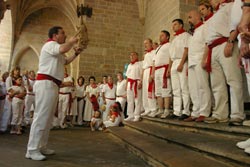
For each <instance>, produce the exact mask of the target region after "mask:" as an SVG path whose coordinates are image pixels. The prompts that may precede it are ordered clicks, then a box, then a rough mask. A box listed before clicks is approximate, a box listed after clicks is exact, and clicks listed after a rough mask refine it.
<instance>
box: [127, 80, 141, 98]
mask: <svg viewBox="0 0 250 167" xmlns="http://www.w3.org/2000/svg"><path fill="white" fill-rule="evenodd" d="M138 80H139V79H131V78H128V82H129V83H130V90H132V86H133V85H134V93H135V98H137V81H138Z"/></svg>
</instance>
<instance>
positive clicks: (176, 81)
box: [171, 59, 190, 116]
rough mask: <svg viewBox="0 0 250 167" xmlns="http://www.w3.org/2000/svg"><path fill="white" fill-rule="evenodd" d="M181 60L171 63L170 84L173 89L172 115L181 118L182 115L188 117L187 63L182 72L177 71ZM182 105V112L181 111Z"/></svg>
mask: <svg viewBox="0 0 250 167" xmlns="http://www.w3.org/2000/svg"><path fill="white" fill-rule="evenodd" d="M180 62H181V59H177V60H174V61H173V64H172V67H171V82H172V89H173V96H174V98H173V101H174V114H175V115H177V116H181V115H182V114H185V115H190V110H189V106H190V97H189V90H188V76H187V68H188V67H187V63H185V64H184V66H183V69H182V72H178V71H177V67H178V66H179V64H180ZM182 104H183V111H182Z"/></svg>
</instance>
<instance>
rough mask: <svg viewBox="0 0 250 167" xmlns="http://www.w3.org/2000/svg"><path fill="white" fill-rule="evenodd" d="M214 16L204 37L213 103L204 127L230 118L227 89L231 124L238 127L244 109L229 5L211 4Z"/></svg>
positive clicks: (236, 48) (234, 34) (216, 0)
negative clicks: (214, 11)
mask: <svg viewBox="0 0 250 167" xmlns="http://www.w3.org/2000/svg"><path fill="white" fill-rule="evenodd" d="M210 3H211V5H212V6H213V7H214V8H216V7H217V9H216V10H217V12H216V13H215V14H214V16H213V17H212V18H211V20H210V22H209V26H208V32H207V36H206V43H207V47H208V48H209V52H208V53H209V54H208V56H207V71H208V72H210V76H211V87H212V92H213V96H214V99H215V106H214V111H213V112H212V117H210V118H206V119H205V122H206V123H216V122H227V121H228V116H229V109H228V94H227V86H226V84H228V85H229V86H230V97H231V98H230V99H231V114H230V123H233V124H241V123H242V121H243V120H244V118H245V115H244V108H243V85H242V74H241V70H240V68H239V66H238V63H237V62H238V57H237V56H238V53H239V50H238V47H237V42H236V41H235V39H236V37H237V32H236V31H231V32H230V22H231V17H230V16H231V10H232V5H233V3H232V2H229V3H227V2H225V1H224V0H220V1H219V0H211V1H210Z"/></svg>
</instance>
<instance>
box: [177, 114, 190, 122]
mask: <svg viewBox="0 0 250 167" xmlns="http://www.w3.org/2000/svg"><path fill="white" fill-rule="evenodd" d="M188 117H189V116H188V115H186V114H182V115H181V116H180V117H179V118H178V119H179V120H181V121H182V120H184V119H187V118H188Z"/></svg>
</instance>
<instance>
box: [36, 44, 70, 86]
mask: <svg viewBox="0 0 250 167" xmlns="http://www.w3.org/2000/svg"><path fill="white" fill-rule="evenodd" d="M59 48H60V44H58V43H57V42H55V41H50V42H47V43H46V44H44V45H43V47H42V50H41V54H40V57H39V66H38V72H37V73H39V74H46V75H50V76H52V77H54V78H56V79H58V80H60V81H62V80H63V77H64V64H65V62H66V59H65V56H64V55H62V54H60V51H59Z"/></svg>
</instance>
